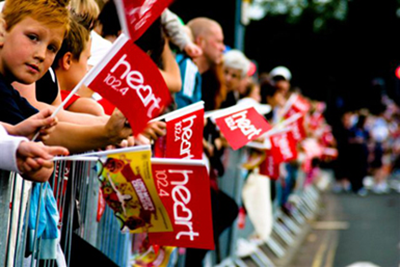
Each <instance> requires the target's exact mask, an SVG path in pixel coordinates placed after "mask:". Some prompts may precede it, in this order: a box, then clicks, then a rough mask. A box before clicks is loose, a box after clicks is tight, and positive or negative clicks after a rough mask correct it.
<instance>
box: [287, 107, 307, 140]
mask: <svg viewBox="0 0 400 267" xmlns="http://www.w3.org/2000/svg"><path fill="white" fill-rule="evenodd" d="M287 114H289V113H287ZM304 116H305V115H304V114H302V113H300V112H297V113H294V114H293V115H291V116H290V117H287V118H286V121H284V122H283V123H284V124H285V125H286V126H288V127H289V128H290V131H291V132H292V135H293V138H294V140H296V141H297V142H299V141H301V140H303V139H304V138H306V137H307V133H306V129H305V127H304Z"/></svg>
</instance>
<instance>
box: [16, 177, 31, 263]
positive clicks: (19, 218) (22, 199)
mask: <svg viewBox="0 0 400 267" xmlns="http://www.w3.org/2000/svg"><path fill="white" fill-rule="evenodd" d="M24 191H25V183H24V182H23V183H22V185H21V201H20V203H19V212H18V225H17V235H16V240H15V246H16V247H15V252H14V264H15V263H16V262H17V256H18V248H19V247H20V246H19V237H20V234H18V232H19V229H20V228H21V221H22V220H23V219H22V210H23V205H24ZM27 207H29V206H27Z"/></svg>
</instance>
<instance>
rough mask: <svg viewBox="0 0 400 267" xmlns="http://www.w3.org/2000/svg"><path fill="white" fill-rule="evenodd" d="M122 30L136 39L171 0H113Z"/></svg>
mask: <svg viewBox="0 0 400 267" xmlns="http://www.w3.org/2000/svg"><path fill="white" fill-rule="evenodd" d="M114 2H115V7H116V9H117V13H118V18H119V22H120V24H121V28H122V32H123V33H125V34H126V35H127V36H129V37H130V38H131V39H132V40H133V41H136V40H137V39H138V38H139V37H140V36H141V35H142V34H143V33H144V32H145V31H146V30H147V28H148V27H149V26H150V25H151V24H152V23H153V22H154V21H155V20H156V19H157V18H158V17H159V16H160V15H161V13H162V12H163V11H164V10H165V8H167V7H168V6H169V5H170V4H171V3H172V0H114Z"/></svg>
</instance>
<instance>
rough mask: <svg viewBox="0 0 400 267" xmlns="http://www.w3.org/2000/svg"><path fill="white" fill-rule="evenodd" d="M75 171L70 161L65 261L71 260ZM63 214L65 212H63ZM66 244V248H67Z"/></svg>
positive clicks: (74, 163) (73, 164)
mask: <svg viewBox="0 0 400 267" xmlns="http://www.w3.org/2000/svg"><path fill="white" fill-rule="evenodd" d="M75 173H76V162H72V165H71V170H70V174H72V175H69V176H68V183H69V184H70V185H71V187H70V188H71V198H70V204H69V207H68V208H69V214H68V215H69V218H68V219H67V231H66V235H65V242H66V243H65V250H67V251H68V256H67V263H68V264H70V262H71V254H72V231H73V221H74V207H75V205H74V204H75ZM64 215H65V214H64ZM67 244H68V249H67Z"/></svg>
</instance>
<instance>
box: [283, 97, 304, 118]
mask: <svg viewBox="0 0 400 267" xmlns="http://www.w3.org/2000/svg"><path fill="white" fill-rule="evenodd" d="M310 109H311V104H310V103H309V102H308V101H307V100H306V99H305V98H303V97H301V96H300V95H298V94H292V95H291V96H290V97H289V99H288V101H287V102H286V104H285V107H284V111H283V116H284V117H285V118H289V117H291V116H293V115H294V114H296V113H299V112H300V113H301V114H305V113H307V112H308V111H309V110H310Z"/></svg>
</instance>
